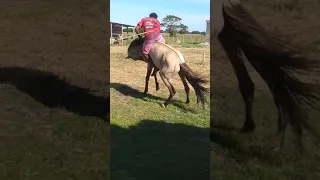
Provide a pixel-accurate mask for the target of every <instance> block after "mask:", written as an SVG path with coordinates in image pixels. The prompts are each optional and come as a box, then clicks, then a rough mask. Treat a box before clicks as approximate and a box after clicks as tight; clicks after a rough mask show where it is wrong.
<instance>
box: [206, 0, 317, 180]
mask: <svg viewBox="0 0 320 180" xmlns="http://www.w3.org/2000/svg"><path fill="white" fill-rule="evenodd" d="M244 6H245V7H246V8H247V9H248V10H249V12H251V13H252V14H253V16H254V17H255V18H256V19H257V20H258V21H259V22H260V23H261V24H262V25H263V26H264V27H266V29H267V30H268V31H269V32H271V33H275V34H277V35H280V36H281V37H282V38H283V39H285V40H286V41H288V42H290V43H291V44H293V45H294V46H295V47H297V48H298V49H299V50H300V51H302V52H303V53H305V54H309V55H311V56H312V55H314V56H316V57H319V53H320V49H319V43H318V42H319V38H318V37H319V36H318V34H319V32H318V31H317V29H319V28H316V27H320V24H319V23H318V22H319V21H317V20H316V19H317V17H318V16H319V11H317V10H316V9H318V8H319V6H320V4H319V3H317V2H311V1H308V2H305V5H304V9H303V10H302V11H300V12H299V13H300V14H299V18H297V13H298V12H296V11H288V10H283V11H281V12H278V11H273V10H272V6H271V5H270V3H269V2H265V1H252V2H251V1H250V2H249V1H245V2H244ZM301 18H302V19H301ZM306 32H307V33H306ZM212 47H213V53H212V54H213V57H212V59H213V61H212V65H211V82H213V83H211V84H212V94H213V99H212V101H211V104H212V108H211V111H212V112H211V114H212V116H211V121H212V124H211V140H212V142H211V167H210V168H211V169H210V172H211V175H210V176H211V179H215V180H219V179H221V180H222V179H228V180H229V179H230V180H233V179H234V180H242V179H243V180H249V179H252V180H269V179H281V180H291V179H299V180H316V179H319V178H320V170H319V168H320V158H319V157H320V156H319V153H318V152H319V149H318V148H316V146H315V145H314V142H313V140H314V139H313V138H312V137H311V136H310V135H309V134H307V133H305V134H304V136H303V143H304V147H305V149H306V152H305V154H303V155H299V154H297V149H296V146H295V143H294V138H293V134H292V132H291V129H290V128H288V130H287V136H286V140H285V147H284V151H283V153H280V152H278V151H276V150H275V148H276V147H277V146H278V143H279V139H277V138H275V134H276V132H277V111H276V109H275V105H274V102H273V100H272V97H271V95H270V93H269V90H268V89H267V87H266V85H265V83H264V82H263V81H262V79H261V78H260V77H259V76H258V75H257V73H256V72H255V71H254V70H253V68H252V67H251V66H248V69H249V71H250V75H251V76H252V79H253V81H254V82H255V85H256V93H255V100H254V108H253V111H254V114H253V116H254V121H255V123H256V130H255V132H254V133H252V134H241V133H239V131H240V130H241V128H242V125H243V123H244V115H245V114H244V102H243V100H242V97H241V94H240V92H239V90H238V82H237V79H236V76H235V74H234V70H233V68H232V66H231V64H230V62H229V60H228V58H227V57H226V55H225V53H224V51H223V50H222V49H221V47H220V45H217V44H214V45H212ZM246 65H248V64H247V63H246ZM310 118H311V119H310V120H309V121H310V122H311V124H312V126H313V127H315V128H316V129H320V123H319V119H320V113H319V112H313V111H310Z"/></svg>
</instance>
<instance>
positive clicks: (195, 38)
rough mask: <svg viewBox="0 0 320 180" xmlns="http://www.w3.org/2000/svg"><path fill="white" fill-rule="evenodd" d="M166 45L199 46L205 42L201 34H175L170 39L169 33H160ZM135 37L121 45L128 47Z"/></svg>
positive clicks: (130, 34)
mask: <svg viewBox="0 0 320 180" xmlns="http://www.w3.org/2000/svg"><path fill="white" fill-rule="evenodd" d="M161 34H162V36H163V37H164V39H165V40H166V43H167V44H199V43H203V42H205V40H206V36H205V35H203V34H176V36H175V37H170V35H169V33H161ZM132 35H134V34H132V33H128V34H127V33H124V37H123V38H125V37H126V36H132ZM135 38H136V36H133V37H129V38H128V39H124V40H123V45H129V44H130V42H131V41H132V40H133V39H135Z"/></svg>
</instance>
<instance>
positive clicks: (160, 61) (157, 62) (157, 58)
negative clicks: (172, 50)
mask: <svg viewBox="0 0 320 180" xmlns="http://www.w3.org/2000/svg"><path fill="white" fill-rule="evenodd" d="M149 56H150V57H151V59H152V61H153V64H154V65H155V66H156V67H157V68H158V69H161V68H162V64H163V61H164V60H163V59H162V55H161V54H158V53H155V52H154V51H153V50H152V49H151V50H150V52H149Z"/></svg>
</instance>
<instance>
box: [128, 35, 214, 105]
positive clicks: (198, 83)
mask: <svg viewBox="0 0 320 180" xmlns="http://www.w3.org/2000/svg"><path fill="white" fill-rule="evenodd" d="M143 42H144V38H137V39H135V40H133V41H132V42H131V44H130V45H129V47H128V57H127V58H131V59H133V60H143V59H142V51H141V50H142V45H143ZM149 56H150V61H149V62H148V68H147V75H146V85H145V91H144V93H147V91H148V82H149V78H150V75H151V71H152V69H153V68H154V72H153V76H155V81H156V84H157V79H156V76H157V74H156V73H157V72H158V71H159V74H160V77H161V79H162V81H163V82H164V84H165V85H166V86H167V88H168V89H169V92H170V95H169V97H168V99H167V100H166V101H165V102H164V103H163V104H162V106H164V107H166V106H167V105H168V104H169V103H170V101H171V99H172V97H173V96H174V95H175V93H176V90H175V88H174V86H173V85H172V78H173V77H174V76H175V75H176V74H178V75H179V76H180V79H181V81H182V83H183V86H184V89H185V92H186V95H187V100H186V103H189V102H190V100H189V90H190V89H189V86H188V84H187V81H188V82H189V83H190V84H191V86H192V87H193V89H194V90H195V92H196V96H197V103H198V104H199V103H200V101H201V103H202V105H203V106H204V103H205V102H206V98H205V94H206V93H208V91H209V89H208V88H206V87H204V86H203V84H205V83H208V82H209V81H208V80H206V79H205V78H204V77H202V76H200V75H199V74H196V73H195V72H193V71H192V69H191V68H190V67H189V66H188V65H187V64H186V62H185V60H184V57H183V56H182V54H181V52H179V51H178V50H177V49H174V48H173V47H171V46H169V45H167V44H164V43H161V42H155V43H154V44H153V46H152V48H151V50H150V52H149ZM157 86H158V85H157Z"/></svg>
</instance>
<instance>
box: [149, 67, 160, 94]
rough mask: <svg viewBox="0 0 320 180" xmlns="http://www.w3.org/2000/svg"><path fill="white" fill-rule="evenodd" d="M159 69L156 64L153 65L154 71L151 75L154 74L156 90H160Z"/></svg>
mask: <svg viewBox="0 0 320 180" xmlns="http://www.w3.org/2000/svg"><path fill="white" fill-rule="evenodd" d="M153 66H154V64H153ZM158 71H159V69H158V68H157V67H156V66H154V67H153V73H152V75H151V76H154V81H155V83H156V91H158V90H159V89H160V87H159V82H158V79H157V72H158Z"/></svg>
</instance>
